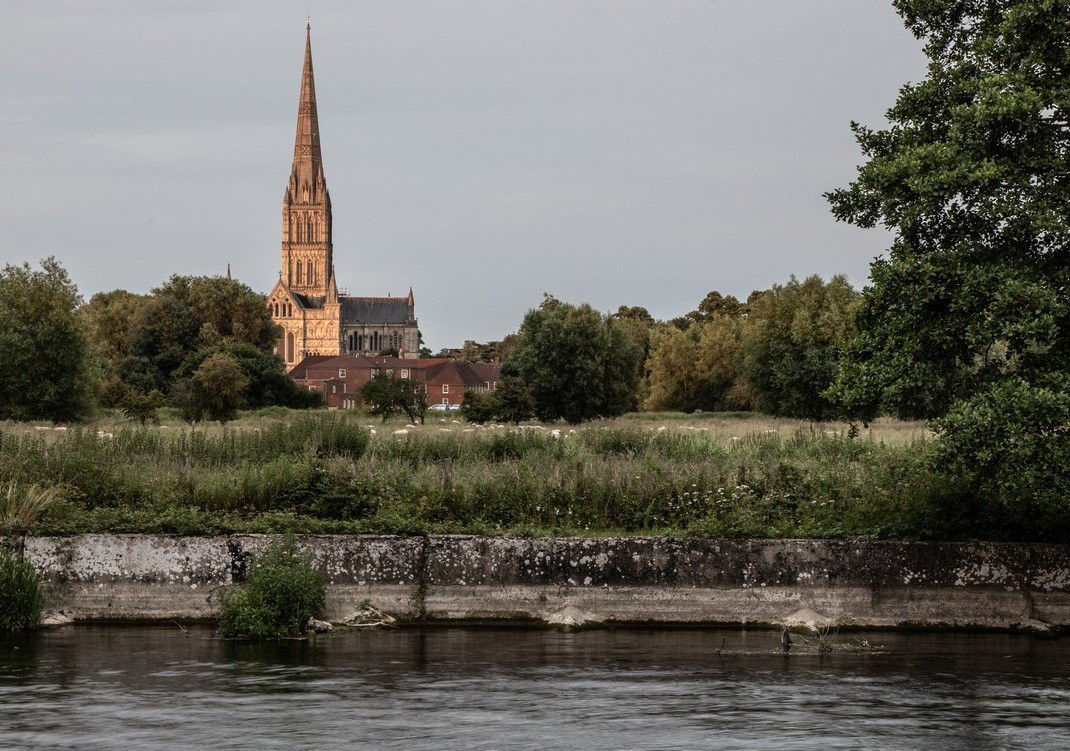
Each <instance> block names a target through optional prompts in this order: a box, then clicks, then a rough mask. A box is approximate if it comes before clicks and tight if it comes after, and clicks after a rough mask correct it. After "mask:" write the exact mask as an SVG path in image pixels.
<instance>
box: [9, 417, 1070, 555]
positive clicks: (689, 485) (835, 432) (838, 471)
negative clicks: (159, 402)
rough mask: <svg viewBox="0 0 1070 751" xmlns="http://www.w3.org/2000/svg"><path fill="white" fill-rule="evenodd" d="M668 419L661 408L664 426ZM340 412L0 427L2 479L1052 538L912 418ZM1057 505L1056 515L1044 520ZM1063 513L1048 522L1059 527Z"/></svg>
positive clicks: (449, 525) (74, 491) (513, 522)
mask: <svg viewBox="0 0 1070 751" xmlns="http://www.w3.org/2000/svg"><path fill="white" fill-rule="evenodd" d="M662 422H664V423H665V424H661V423H662ZM395 428H400V424H398V425H390V424H388V425H385V426H384V425H382V424H380V423H378V422H376V421H372V420H369V419H367V418H365V417H363V416H361V415H358V414H351V413H342V412H338V413H326V412H320V413H315V414H307V413H296V412H292V413H282V414H274V413H273V414H271V415H268V416H263V415H257V416H254V417H247V418H245V419H244V420H243V421H240V422H239V423H238V425H237V426H236V427H228V428H226V429H221V428H212V429H210V430H203V429H199V430H197V431H194V432H190V431H189V430H187V429H184V428H181V427H163V428H154V427H150V428H134V427H128V426H124V427H119V428H113V429H111V430H103V429H101V427H100V426H93V427H87V428H83V429H80V430H79V429H72V430H68V431H66V432H57V431H50V430H33V429H27V428H26V427H25V426H11V425H8V426H5V427H0V487H3V485H2V484H3V483H10V482H16V483H19V485H20V487H26V486H30V485H38V486H41V487H49V488H60V489H62V493H61V495H62V498H61V499H60V500H58V501H57V502H56V503H55V504H54V505H53V506H52V508H51V509H49V510H47V511H46V512H44V513H43V515H42V517H41V518H40V519H39V520H38V521H37V522H36V523H35V524H34V525H33V529H34V530H36V531H38V532H50V533H55V534H73V533H78V532H83V531H114V532H173V533H179V534H194V533H215V532H231V531H248V532H252V531H256V532H287V531H294V532H383V533H387V532H397V533H423V532H470V533H489V534H499V533H502V534H504V533H510V534H617V533H625V534H637V533H641V534H693V535H709V536H732V537H744V536H776V537H846V538H887V539H919V538H920V539H931V538H945V539H968V538H989V539H1005V538H1011V537H1015V538H1033V539H1056V537H1057V536H1058V535H1062V534H1065V533H1066V532H1067V530H1068V529H1070V523H1064V521H1065V520H1064V521H1060V520H1055V523H1049V524H1046V525H1045V526H1044V527H1043V528H1041V527H1039V526H1030V525H1029V524H1024V523H1023V522H1022V520H1018V519H1015V518H1014V517H1012V516H1010V515H1009V514H1007V513H1005V512H1004V511H1002V510H1001V509H999V508H994V507H991V506H988V505H985V504H984V503H983V499H980V500H979V499H976V498H974V497H973V496H972V495H971V494H970V492H969V489H967V488H962V487H959V486H956V485H955V484H953V483H952V482H951V481H949V480H948V479H947V478H945V477H943V476H942V475H941V474H940V473H939V472H938V471H937V470H936V469H934V468H933V467H932V466H931V463H930V459H929V454H930V442H929V440H928V438H927V437H926V435H927V434H926V431H925V430H924V428H922V427H921V426H919V425H917V424H907V423H904V424H884V425H876V426H873V427H871V428H868V429H866V430H863V431H862V432H861V433H860V434H857V435H856V434H854V433H853V432H851V431H848V430H847V426H845V425H817V424H810V423H806V422H801V421H788V420H770V419H768V418H755V417H752V416H748V417H745V418H744V419H735V418H726V417H724V416H723V415H710V416H703V417H696V416H687V419H683V418H681V419H678V420H664V421H657V420H653V419H650V418H644V419H622V420H617V421H613V422H604V423H593V424H589V425H586V426H583V427H581V428H575V429H573V428H567V427H564V428H562V427H558V428H556V429H555V428H554V426H534V425H528V426H524V427H521V428H505V427H502V426H497V427H488V428H475V427H472V426H469V425H466V424H463V423H459V422H456V421H454V420H452V419H445V418H440V419H439V420H438V421H435V420H432V421H431V422H429V423H428V425H426V426H423V427H421V428H418V429H408V430H406V431H404V432H399V434H397V435H395V434H394V430H395ZM1049 521H1051V520H1049ZM1060 525H1061V526H1060Z"/></svg>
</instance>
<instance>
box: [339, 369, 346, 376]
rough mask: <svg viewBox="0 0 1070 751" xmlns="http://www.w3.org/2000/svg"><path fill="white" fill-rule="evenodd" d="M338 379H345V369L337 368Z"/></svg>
mask: <svg viewBox="0 0 1070 751" xmlns="http://www.w3.org/2000/svg"><path fill="white" fill-rule="evenodd" d="M338 377H339V378H345V377H346V369H345V368H339V369H338Z"/></svg>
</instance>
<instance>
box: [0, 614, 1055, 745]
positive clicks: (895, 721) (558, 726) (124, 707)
mask: <svg viewBox="0 0 1070 751" xmlns="http://www.w3.org/2000/svg"><path fill="white" fill-rule="evenodd" d="M861 638H863V636H859V635H841V636H840V637H838V638H837V639H836V641H837V642H839V643H841V644H845V645H854V646H855V647H858V640H859V639H861ZM864 638H865V639H866V640H868V642H869V643H870V645H880V646H881V647H883V650H882V651H871V650H865V649H858V650H856V651H837V652H834V653H832V654H816V653H805V652H803V651H799V650H796V651H793V652H792V653H790V654H788V655H784V654H780V653H778V652H777V651H776V648H777V646H778V644H779V641H778V637H777V635H776V634H770V633H767V632H750V633H743V632H737V631H725V632H721V631H697V630H694V631H692V630H685V631H623V630H622V631H581V632H577V633H558V632H548V631H521V630H488V629H459V628H458V629H453V628H450V629H445V628H443V629H431V630H406V629H399V630H392V631H379V632H374V633H352V632H350V633H339V634H333V635H329V636H326V637H318V638H316V639H315V640H311V641H307V642H281V643H269V644H250V643H233V642H221V641H219V640H217V639H215V638H213V634H212V631H211V629H209V628H201V627H194V628H191V629H190V631H189V635H188V636H186V635H184V634H183V632H182V631H180V630H179V629H178V628H177V627H174V626H172V627H170V628H163V627H158V628H145V627H138V628H131V627H67V628H63V629H58V630H51V631H40V632H35V633H32V634H26V635H21V636H17V637H0V748H3V749H13V748H72V749H73V748H77V749H115V748H120V749H200V748H204V749H213V750H215V749H232V748H255V749H274V748H279V749H305V748H310V749H312V748H314V749H373V748H374V749H436V751H441V750H443V749H540V750H545V749H565V748H567V749H584V750H590V749H613V750H614V751H616V750H617V749H860V748H874V749H876V748H881V749H884V748H889V749H891V748H895V749H970V750H971V751H983V750H985V749H1003V748H1020V749H1060V751H1063V750H1065V749H1070V640H1067V639H1040V638H1030V637H1025V636H1008V635H992V634H988V635H963V634H937V635H922V634H865V635H864Z"/></svg>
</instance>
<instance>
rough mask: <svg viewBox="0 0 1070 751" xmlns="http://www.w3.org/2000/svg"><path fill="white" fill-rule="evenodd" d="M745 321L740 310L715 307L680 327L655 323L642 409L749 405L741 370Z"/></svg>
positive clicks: (687, 409) (744, 407)
mask: <svg viewBox="0 0 1070 751" xmlns="http://www.w3.org/2000/svg"><path fill="white" fill-rule="evenodd" d="M748 323H749V322H748V320H747V319H746V318H743V317H742V316H739V315H734V316H733V315H726V314H716V313H715V314H713V315H711V316H710V317H709V318H707V319H706V320H705V321H703V322H701V323H694V322H693V323H692V324H691V325H690V326H689V327H688V328H687V329H684V330H681V329H680V328H678V327H677V326H676V325H674V324H663V325H661V326H660V327H658V329H657V330H656V331H655V333H654V335H653V336H652V337H651V343H650V356H649V357H648V358H647V362H646V370H647V380H648V382H649V389H648V392H647V395H646V399H645V400H644V402H643V407H644V409H649V410H666V409H669V410H682V411H685V412H691V411H694V410H707V411H721V410H729V409H750V406H751V397H750V387H749V385H748V384H747V382H746V381H745V380H743V378H742V375H741V373H740V369H741V368H742V365H743V343H744V336H745V334H746V332H747V331H748Z"/></svg>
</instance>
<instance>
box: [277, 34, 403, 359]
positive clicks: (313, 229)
mask: <svg viewBox="0 0 1070 751" xmlns="http://www.w3.org/2000/svg"><path fill="white" fill-rule="evenodd" d="M311 37H312V31H311V27H310V26H309V27H306V29H305V63H304V69H303V70H302V72H301V98H300V102H299V104H298V106H297V137H296V139H295V143H294V159H293V168H292V169H291V171H290V181H289V183H287V185H286V193H285V195H284V196H283V199H282V268H281V269H280V271H279V281H278V282H277V283H276V284H275V287H274V289H272V290H271V294H269V295H268V308H269V309H270V310H271V318H272V320H273V321H274V322H275V323H277V324H278V325H279V326H281V327H282V329H283V335H282V339H281V340H280V342H279V344H278V347H277V349H276V353H277V354H279V355H281V356H282V358H283V361H284V362H285V363H286V369H287V370H292V369H293V368H294V366H295V365H297V363H299V362H300V361H301V360H302V359H304V358H305V357H306V356H308V355H342V354H346V353H349V352H353V353H372V354H377V353H379V352H380V351H382V350H385V349H396V350H398V351H399V353H403V356H405V357H416V356H417V352H418V351H419V347H420V331H419V329H418V327H417V321H416V312H415V303H414V301H413V295H412V288H411V287H410V288H409V294H408V297H353V296H350V295H342V294H339V293H338V284H337V281H336V279H335V275H334V245H333V242H332V235H333V228H332V222H331V196H330V194H329V193H328V192H327V182H326V180H325V179H324V177H323V155H322V152H321V150H320V132H319V119H318V115H317V112H316V84H315V81H314V79H313V75H312V38H311Z"/></svg>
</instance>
